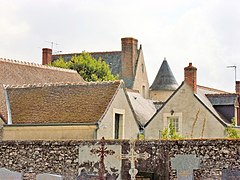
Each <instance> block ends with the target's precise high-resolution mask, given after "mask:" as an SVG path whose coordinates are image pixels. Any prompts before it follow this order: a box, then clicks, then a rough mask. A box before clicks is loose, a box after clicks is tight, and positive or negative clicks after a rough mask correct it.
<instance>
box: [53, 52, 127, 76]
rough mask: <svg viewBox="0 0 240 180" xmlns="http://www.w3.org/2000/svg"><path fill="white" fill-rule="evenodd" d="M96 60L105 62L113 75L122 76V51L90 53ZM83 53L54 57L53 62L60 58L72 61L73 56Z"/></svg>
mask: <svg viewBox="0 0 240 180" xmlns="http://www.w3.org/2000/svg"><path fill="white" fill-rule="evenodd" d="M89 53H90V54H91V56H92V57H93V58H94V59H99V58H101V59H102V60H104V61H105V62H106V63H107V64H108V66H109V67H110V69H111V72H112V74H114V75H120V71H121V53H122V52H121V51H109V52H89ZM79 55H81V53H71V54H61V55H58V54H56V55H53V56H52V58H53V61H55V60H57V59H58V58H59V57H63V58H64V60H65V61H70V60H71V58H72V57H73V56H79Z"/></svg>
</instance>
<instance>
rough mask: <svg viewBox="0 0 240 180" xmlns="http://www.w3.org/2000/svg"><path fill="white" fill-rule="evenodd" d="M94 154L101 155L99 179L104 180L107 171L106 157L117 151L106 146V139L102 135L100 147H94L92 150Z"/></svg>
mask: <svg viewBox="0 0 240 180" xmlns="http://www.w3.org/2000/svg"><path fill="white" fill-rule="evenodd" d="M90 152H91V153H93V154H97V156H98V157H100V162H99V171H98V175H99V180H104V173H105V165H104V158H105V157H107V155H113V154H114V153H115V152H114V151H113V150H108V149H107V147H106V146H105V139H104V137H102V139H101V141H100V147H98V148H97V149H92V150H91V151H90Z"/></svg>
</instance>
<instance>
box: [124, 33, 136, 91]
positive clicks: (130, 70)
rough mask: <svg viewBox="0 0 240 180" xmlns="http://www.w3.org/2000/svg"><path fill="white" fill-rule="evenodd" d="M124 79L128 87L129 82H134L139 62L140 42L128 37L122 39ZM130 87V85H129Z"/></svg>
mask: <svg viewBox="0 0 240 180" xmlns="http://www.w3.org/2000/svg"><path fill="white" fill-rule="evenodd" d="M121 41H122V59H121V60H122V72H121V75H122V78H123V80H124V82H125V83H126V86H127V87H128V82H130V81H133V78H134V72H135V64H136V61H137V54H138V51H137V48H138V40H137V39H134V38H131V37H127V38H122V39H121ZM129 86H130V85H129Z"/></svg>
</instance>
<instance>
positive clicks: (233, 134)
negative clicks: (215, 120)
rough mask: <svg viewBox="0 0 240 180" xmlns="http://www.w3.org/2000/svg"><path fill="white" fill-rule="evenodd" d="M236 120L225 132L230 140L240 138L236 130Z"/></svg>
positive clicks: (233, 120)
mask: <svg viewBox="0 0 240 180" xmlns="http://www.w3.org/2000/svg"><path fill="white" fill-rule="evenodd" d="M234 122H235V118H233V119H232V123H231V125H230V126H229V127H226V128H225V132H226V135H227V137H228V138H240V132H239V131H237V130H236V129H235V128H234V124H235V123H234Z"/></svg>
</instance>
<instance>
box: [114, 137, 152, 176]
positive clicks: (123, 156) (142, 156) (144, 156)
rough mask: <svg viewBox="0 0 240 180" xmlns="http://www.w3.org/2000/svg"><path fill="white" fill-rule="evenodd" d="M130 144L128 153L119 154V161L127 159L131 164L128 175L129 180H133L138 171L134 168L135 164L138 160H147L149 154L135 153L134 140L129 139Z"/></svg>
mask: <svg viewBox="0 0 240 180" xmlns="http://www.w3.org/2000/svg"><path fill="white" fill-rule="evenodd" d="M129 144H130V151H128V153H127V154H120V156H119V159H127V160H129V161H130V162H131V169H130V170H129V174H130V176H131V180H135V179H136V178H135V177H136V175H137V173H138V170H137V169H136V168H135V162H136V161H137V160H138V159H144V160H146V159H148V158H149V157H150V154H148V153H147V152H144V153H137V152H136V151H135V141H134V139H131V140H130V141H129Z"/></svg>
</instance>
